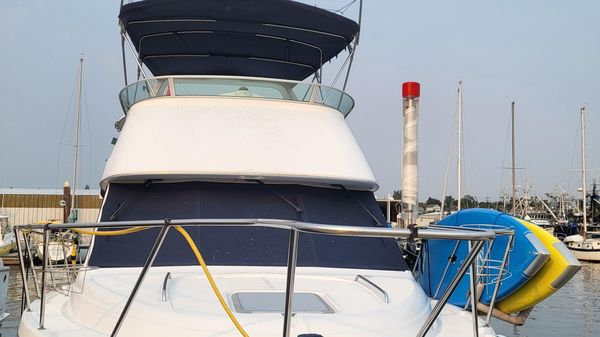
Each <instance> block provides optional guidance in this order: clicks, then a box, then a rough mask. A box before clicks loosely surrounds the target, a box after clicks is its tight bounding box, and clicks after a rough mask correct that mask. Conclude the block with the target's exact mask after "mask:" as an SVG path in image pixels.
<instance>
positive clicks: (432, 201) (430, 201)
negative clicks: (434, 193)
mask: <svg viewBox="0 0 600 337" xmlns="http://www.w3.org/2000/svg"><path fill="white" fill-rule="evenodd" d="M425 205H438V206H442V202H441V201H439V200H437V199H434V198H432V197H429V198H427V201H425Z"/></svg>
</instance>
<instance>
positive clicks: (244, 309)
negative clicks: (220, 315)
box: [231, 292, 334, 314]
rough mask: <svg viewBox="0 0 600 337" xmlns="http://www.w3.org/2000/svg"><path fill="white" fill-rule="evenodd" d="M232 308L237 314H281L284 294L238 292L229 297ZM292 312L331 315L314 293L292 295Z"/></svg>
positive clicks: (329, 308) (330, 308)
mask: <svg viewBox="0 0 600 337" xmlns="http://www.w3.org/2000/svg"><path fill="white" fill-rule="evenodd" d="M231 299H232V301H233V306H234V308H235V311H236V312H239V313H247V314H250V313H261V312H264V313H273V312H280V313H283V308H284V304H285V293H284V292H239V293H235V294H233V296H231ZM292 312H294V313H297V312H303V313H316V314H331V313H333V312H334V310H333V308H332V307H331V306H330V305H329V304H327V302H325V300H324V299H323V298H321V296H319V295H317V294H314V293H294V302H293V304H292Z"/></svg>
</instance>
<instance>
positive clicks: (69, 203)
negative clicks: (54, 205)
mask: <svg viewBox="0 0 600 337" xmlns="http://www.w3.org/2000/svg"><path fill="white" fill-rule="evenodd" d="M82 91H83V56H82V57H80V58H79V73H78V80H77V98H76V100H77V105H76V109H75V122H74V124H75V125H74V126H75V132H74V137H73V138H74V142H73V188H71V186H70V184H69V182H68V181H65V183H64V185H63V191H65V194H64V195H63V197H64V199H66V200H63V201H62V202H63V203H64V206H63V207H65V212H64V216H63V219H62V221H63V222H76V221H77V218H78V209H77V193H76V192H77V178H78V170H79V148H80V136H81V99H82V96H83V94H82ZM38 223H42V224H56V223H60V221H58V220H42V221H39V222H38ZM74 235H76V234H75V233H70V232H68V231H66V232H65V231H56V232H55V233H53V235H52V237H51V238H50V242H49V243H48V250H47V252H48V259H49V261H50V262H51V263H60V262H64V261H66V260H67V257H68V256H69V255H72V252H74V251H76V247H75V245H76V243H75V240H74ZM34 239H35V241H36V255H37V257H38V258H39V259H40V260H43V259H44V243H43V235H38V236H35V237H34Z"/></svg>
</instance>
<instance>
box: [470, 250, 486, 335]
mask: <svg viewBox="0 0 600 337" xmlns="http://www.w3.org/2000/svg"><path fill="white" fill-rule="evenodd" d="M484 244H485V243H484ZM472 247H473V244H472V243H471V241H469V250H472ZM476 264H477V259H473V261H472V262H471V273H470V275H469V283H470V287H471V314H472V318H473V337H479V323H478V322H477V275H475V273H476V272H477V266H476Z"/></svg>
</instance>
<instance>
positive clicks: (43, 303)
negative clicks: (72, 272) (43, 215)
mask: <svg viewBox="0 0 600 337" xmlns="http://www.w3.org/2000/svg"><path fill="white" fill-rule="evenodd" d="M49 243H50V230H49V229H48V225H46V226H44V241H43V245H44V249H43V250H44V256H42V290H41V294H40V325H39V327H38V329H44V320H45V319H46V268H48V244H49Z"/></svg>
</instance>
